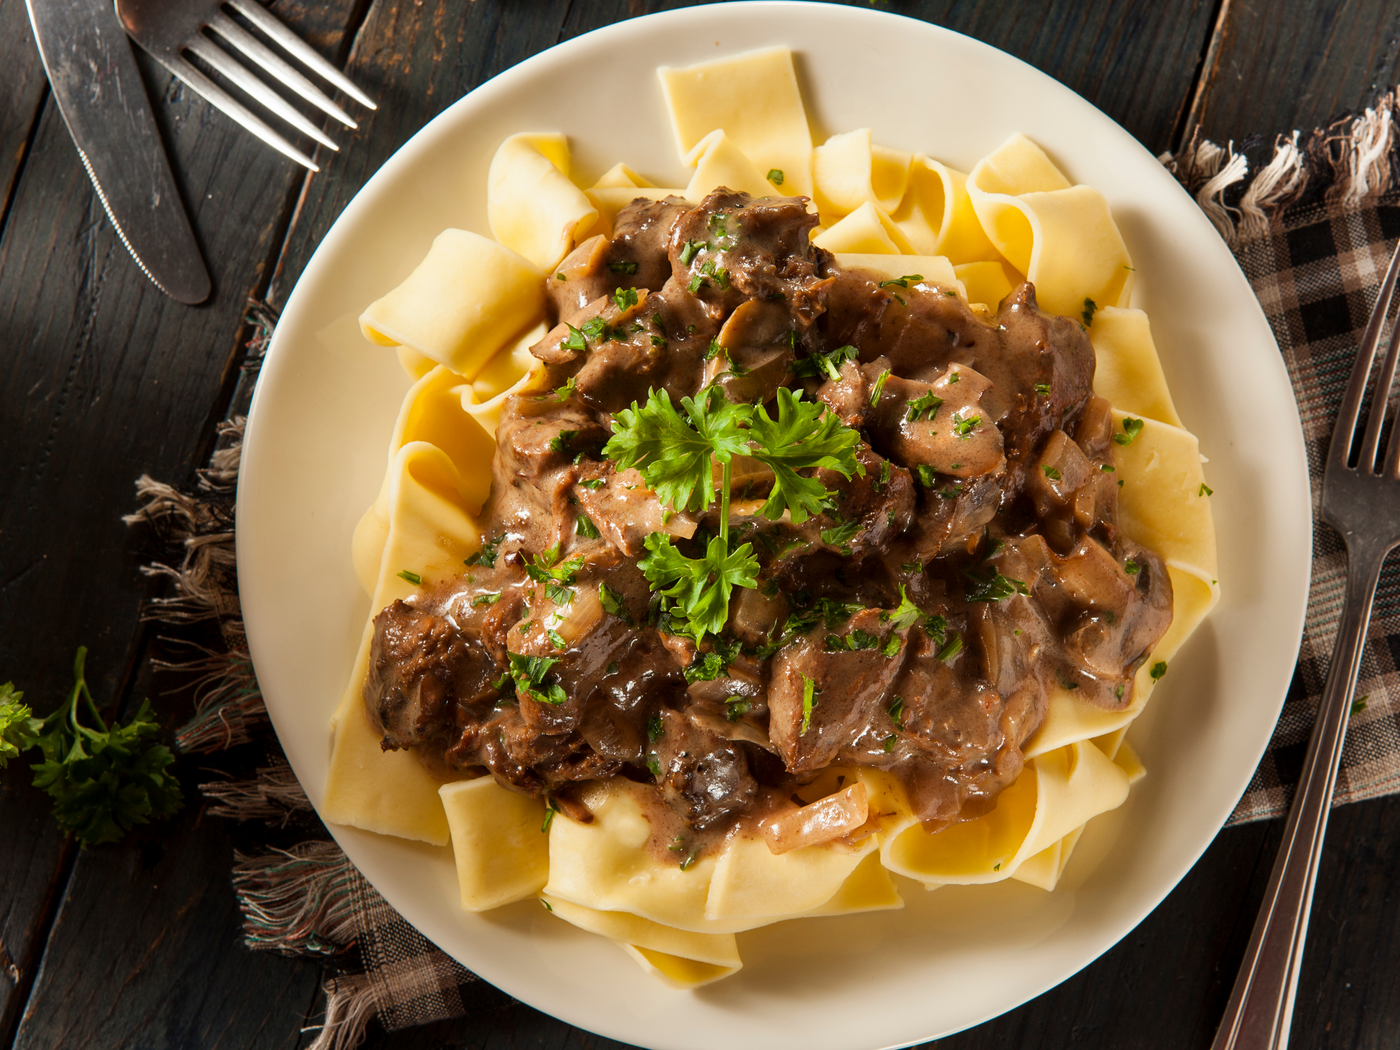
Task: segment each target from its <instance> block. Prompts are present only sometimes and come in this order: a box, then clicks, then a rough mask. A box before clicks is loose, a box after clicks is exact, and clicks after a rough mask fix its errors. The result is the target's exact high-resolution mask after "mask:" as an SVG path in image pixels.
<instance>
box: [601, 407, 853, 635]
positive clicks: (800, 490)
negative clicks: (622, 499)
mask: <svg viewBox="0 0 1400 1050" xmlns="http://www.w3.org/2000/svg"><path fill="white" fill-rule="evenodd" d="M777 407H778V414H777V418H776V419H774V418H773V417H772V416H770V415H769V414H768V412H767V410H766V409H765V408H763V407H762V406H755V405H749V404H736V403H734V402H732V401H730V400H729V399H728V398H727V397H726V396H725V394H724V391H723V389H721V388H720V387H718V386H713V385H712V386H709V387H706V388H705V389H704V390H701V391H700V393H699V394H697V395H696V396H695V397H684V398H681V402H680V407H679V409H678V408H677V406H676V405H675V404H673V403H672V401H671V398H670V395H669V394H667V392H666V391H665V390H657V389H655V388H653V389H652V390H651V391H650V392H649V393H648V395H647V400H646V404H644V405H642V404H638V403H637V402H635V401H634V402H633V403H632V407H631V408H626V409H623V410H621V411H620V412H618V413H617V415H616V416H615V417H614V420H613V436H612V438H611V439H610V440H609V441H608V443H607V445H606V446H604V448H603V454H604V455H606V456H609V457H610V458H612V459H613V460H615V461H616V462H617V464H618V466H619V468H621V469H624V470H625V469H628V468H636V469H637V470H639V471H640V472H641V475H642V478H643V480H645V481H646V483H647V486H648V487H649V488H651V489H652V490H653V491H655V492H656V495H657V498H658V499H660V500H661V502H662V503H664V504H666V505H668V506H669V507H671V508H672V509H673V510H689V511H700V510H708V509H709V507H710V506H711V504H713V503H714V502H715V501H716V500H715V477H714V475H715V464H718V465H719V468H720V476H721V478H720V485H719V499H718V502H719V535H717V536H714V537H711V538H710V540H709V541H708V542H707V543H706V544H705V550H704V553H703V554H702V555H701V556H700V557H698V558H693V557H691V556H689V555H687V554H685V553H683V552H682V551H680V550H679V549H678V548H676V547H675V546H674V545H673V543H672V542H671V538H670V537H669V536H667V535H665V534H663V533H654V534H652V535H651V536H649V537H647V540H646V548H647V557H646V558H644V559H643V560H642V561H640V562H639V563H638V566H639V567H640V568H641V570H642V572H643V573H644V574H645V576H646V577H647V580H648V581H649V582H650V583H651V584H652V588H653V591H654V592H655V593H657V594H659V595H660V596H661V598H662V606H663V610H662V611H663V612H665V613H667V614H668V615H669V616H670V617H671V618H672V619H673V620H675V621H679V623H680V625H681V626H682V627H683V628H684V629H685V630H687V631H688V632H689V633H691V634H692V635H694V637H695V638H696V639H697V640H700V639H703V638H704V637H705V635H706V634H717V633H718V632H719V630H720V629H721V628H722V627H723V626H724V622H725V620H726V619H727V618H728V615H729V598H730V595H731V594H732V593H733V590H734V588H735V587H750V588H753V587H757V586H758V579H757V577H758V570H759V564H758V559H757V558H756V557H755V556H754V550H753V544H751V543H747V542H746V543H742V544H739V545H738V546H737V547H734V548H733V549H731V546H730V542H729V489H730V477H731V470H732V464H733V460H734V457H735V456H742V455H746V456H751V457H752V458H754V459H757V460H759V461H760V462H762V463H763V464H765V465H766V466H768V467H769V468H770V469H771V470H772V471H773V475H774V477H773V487H772V490H771V491H770V493H769V496H768V500H767V502H766V503H765V504H764V505H763V507H762V509H761V513H762V514H763V515H764V516H765V517H768V518H770V519H776V518H779V517H781V516H782V514H783V511H785V510H786V511H788V512H789V513H790V515H791V518H792V521H793V522H795V523H801V522H803V521H805V520H806V519H807V518H808V517H810V516H811V515H813V514H820V513H821V512H823V511H824V510H825V509H826V501H827V500H828V499H829V498H830V496H831V493H830V492H829V491H828V490H827V488H826V486H825V485H823V484H822V483H821V482H820V481H819V480H817V479H815V478H805V477H803V476H802V475H801V474H799V473H798V471H800V470H808V469H814V468H826V469H829V470H837V471H840V472H841V473H842V474H844V475H845V476H846V477H850V476H851V475H852V474H855V473H857V472H858V471H860V469H861V468H860V465H859V463H858V462H857V461H856V456H855V448H856V444H857V442H858V441H859V435H858V434H857V433H856V432H855V431H854V430H852V429H850V428H849V427H846V426H844V425H843V424H842V423H841V421H840V420H839V419H838V418H837V417H836V416H835V415H833V414H831V413H829V412H827V411H826V406H825V405H823V404H821V403H819V402H807V401H803V400H802V399H801V394H800V393H798V394H794V393H793V391H791V390H789V389H788V388H786V387H783V388H780V389H779V390H778V396H777Z"/></svg>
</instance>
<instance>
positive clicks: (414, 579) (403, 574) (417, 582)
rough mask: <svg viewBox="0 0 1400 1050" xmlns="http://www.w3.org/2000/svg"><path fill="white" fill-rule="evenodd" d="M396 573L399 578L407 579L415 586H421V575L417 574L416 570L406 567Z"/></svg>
mask: <svg viewBox="0 0 1400 1050" xmlns="http://www.w3.org/2000/svg"><path fill="white" fill-rule="evenodd" d="M397 575H398V577H399V579H401V580H407V581H408V582H409V583H411V584H413V586H415V587H418V586H421V585H422V583H423V577H421V576H419V575H418V574H417V573H416V572H412V571H410V570H408V569H400V570H399V571H398V574H397Z"/></svg>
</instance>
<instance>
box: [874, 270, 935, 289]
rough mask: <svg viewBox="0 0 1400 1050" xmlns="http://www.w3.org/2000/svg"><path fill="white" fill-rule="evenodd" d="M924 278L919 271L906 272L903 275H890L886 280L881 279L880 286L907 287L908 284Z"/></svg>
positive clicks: (916, 282)
mask: <svg viewBox="0 0 1400 1050" xmlns="http://www.w3.org/2000/svg"><path fill="white" fill-rule="evenodd" d="M923 279H924V275H923V274H921V273H907V274H905V275H904V276H903V277H891V278H890V279H889V280H888V281H881V282H880V287H881V288H908V287H909V285H910V284H918V283H919V282H920V281H922V280H923Z"/></svg>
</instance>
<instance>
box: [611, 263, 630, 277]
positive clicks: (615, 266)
mask: <svg viewBox="0 0 1400 1050" xmlns="http://www.w3.org/2000/svg"><path fill="white" fill-rule="evenodd" d="M608 269H609V270H611V271H612V272H613V273H625V274H628V275H631V274H634V273H636V272H637V264H636V263H634V262H630V261H628V262H610V263H608Z"/></svg>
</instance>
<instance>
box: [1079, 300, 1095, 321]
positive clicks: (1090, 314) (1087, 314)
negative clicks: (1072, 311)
mask: <svg viewBox="0 0 1400 1050" xmlns="http://www.w3.org/2000/svg"><path fill="white" fill-rule="evenodd" d="M1098 309H1099V306H1098V303H1096V302H1094V300H1092V299H1090V298H1088V297H1087V296H1085V298H1084V312H1083V313H1082V314H1080V316H1081V317H1083V318H1084V325H1085V327H1086V328H1087V327H1088V326H1089V325H1091V324H1093V323H1094V314H1095V313H1097V312H1098Z"/></svg>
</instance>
